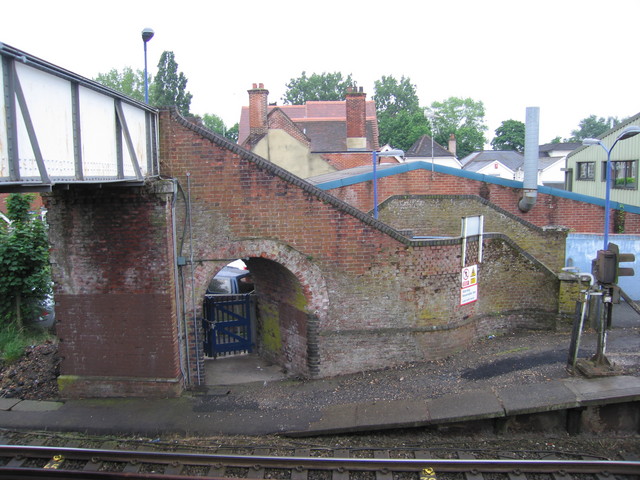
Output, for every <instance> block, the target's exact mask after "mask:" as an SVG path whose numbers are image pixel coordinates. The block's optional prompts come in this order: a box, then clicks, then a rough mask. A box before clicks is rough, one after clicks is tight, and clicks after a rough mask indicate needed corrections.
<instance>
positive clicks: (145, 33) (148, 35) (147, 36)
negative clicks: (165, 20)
mask: <svg viewBox="0 0 640 480" xmlns="http://www.w3.org/2000/svg"><path fill="white" fill-rule="evenodd" d="M154 33H155V32H154V31H153V28H145V29H144V30H142V41H143V42H144V43H147V42H148V41H149V40H151V39H152V38H153V34H154Z"/></svg>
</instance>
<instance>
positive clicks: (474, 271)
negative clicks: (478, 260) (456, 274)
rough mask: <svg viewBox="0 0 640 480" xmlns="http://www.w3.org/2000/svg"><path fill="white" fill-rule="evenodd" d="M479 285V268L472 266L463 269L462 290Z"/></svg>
mask: <svg viewBox="0 0 640 480" xmlns="http://www.w3.org/2000/svg"><path fill="white" fill-rule="evenodd" d="M477 284H478V266H477V265H471V266H470V267H464V268H463V269H462V288H466V287H470V286H471V285H477Z"/></svg>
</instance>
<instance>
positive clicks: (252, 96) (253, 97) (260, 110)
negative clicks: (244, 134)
mask: <svg viewBox="0 0 640 480" xmlns="http://www.w3.org/2000/svg"><path fill="white" fill-rule="evenodd" d="M247 92H248V93H249V134H250V135H254V134H256V135H261V134H264V133H267V130H268V127H267V113H268V107H267V97H268V96H269V90H267V89H265V88H264V85H263V84H262V83H259V84H255V83H254V84H253V88H252V89H251V90H247Z"/></svg>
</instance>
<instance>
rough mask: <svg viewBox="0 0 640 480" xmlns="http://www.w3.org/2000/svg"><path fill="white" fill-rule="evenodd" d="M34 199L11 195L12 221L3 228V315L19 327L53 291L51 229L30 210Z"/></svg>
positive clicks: (0, 286)
mask: <svg viewBox="0 0 640 480" xmlns="http://www.w3.org/2000/svg"><path fill="white" fill-rule="evenodd" d="M32 200H33V195H20V194H12V195H9V197H7V217H8V218H9V220H10V221H11V224H10V225H6V224H5V222H2V223H3V225H2V227H1V228H0V318H1V319H2V320H3V322H4V323H5V324H15V325H16V326H17V327H18V329H19V330H22V328H23V321H24V319H25V318H29V317H30V316H31V315H34V314H35V313H36V311H37V307H38V305H39V304H40V302H41V301H42V300H44V298H45V296H46V295H47V294H49V293H50V292H51V276H50V269H49V242H48V238H47V228H46V224H45V222H44V221H43V220H42V219H41V218H40V216H38V215H36V214H32V213H30V212H29V208H30V205H31V201H32Z"/></svg>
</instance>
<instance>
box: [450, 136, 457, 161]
mask: <svg viewBox="0 0 640 480" xmlns="http://www.w3.org/2000/svg"><path fill="white" fill-rule="evenodd" d="M449 151H450V152H451V153H453V156H454V157H455V156H456V136H455V135H454V134H453V133H452V134H451V135H449Z"/></svg>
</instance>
